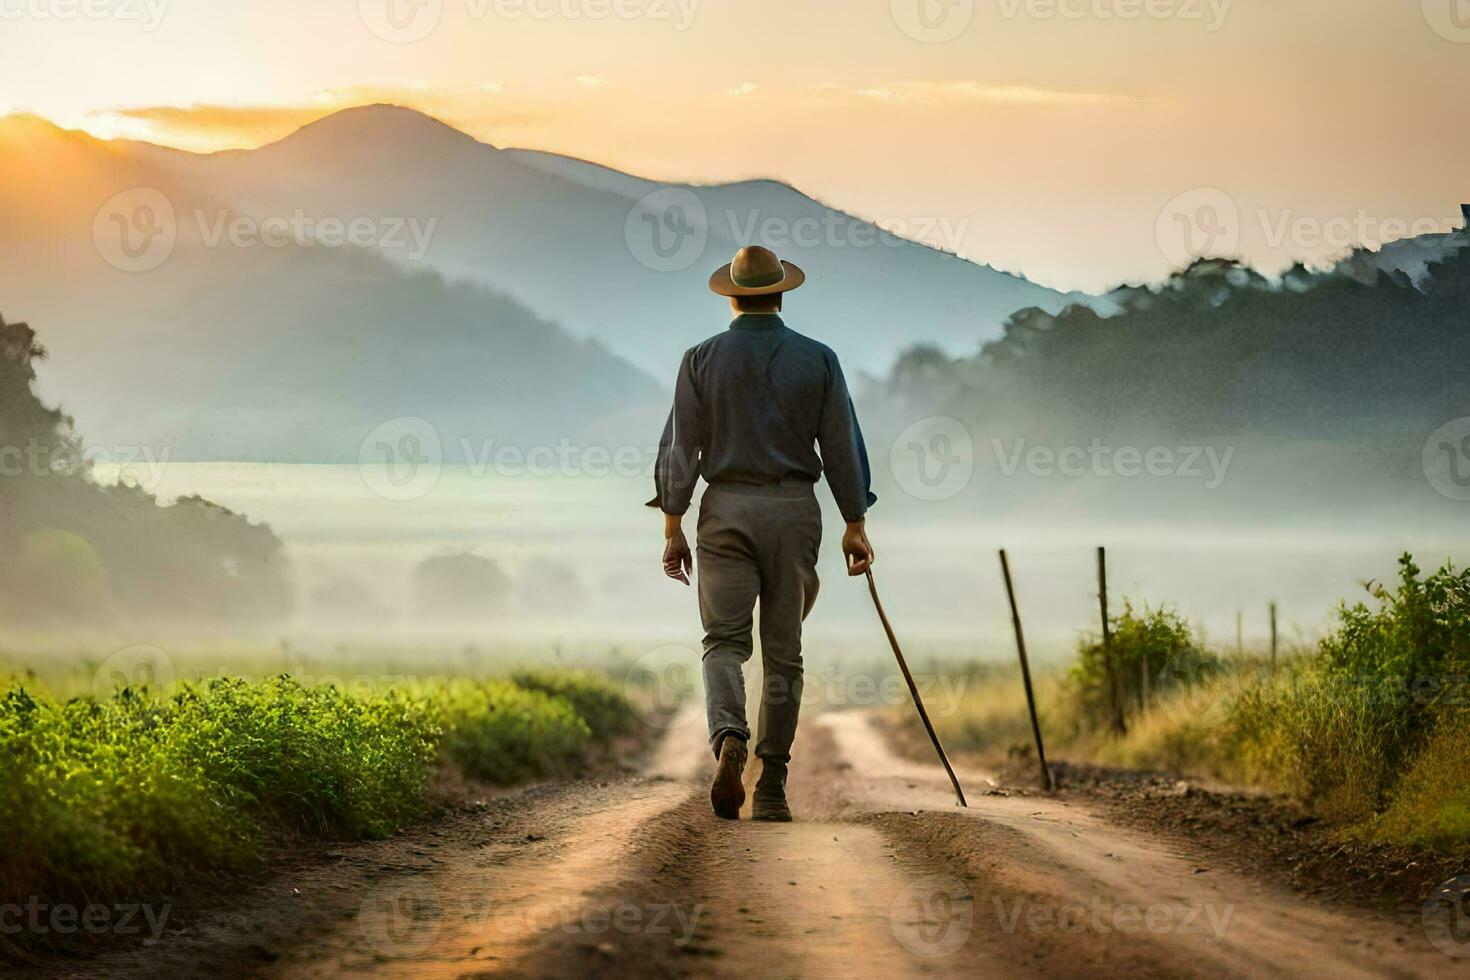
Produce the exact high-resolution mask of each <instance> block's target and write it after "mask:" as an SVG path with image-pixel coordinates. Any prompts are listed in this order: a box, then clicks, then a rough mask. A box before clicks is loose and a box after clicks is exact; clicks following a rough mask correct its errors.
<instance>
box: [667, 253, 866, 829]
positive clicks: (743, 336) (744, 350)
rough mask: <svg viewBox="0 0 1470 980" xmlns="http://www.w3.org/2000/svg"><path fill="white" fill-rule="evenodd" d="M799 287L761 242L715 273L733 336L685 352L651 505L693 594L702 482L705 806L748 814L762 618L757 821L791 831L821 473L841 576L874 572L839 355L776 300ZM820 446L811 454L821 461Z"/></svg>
mask: <svg viewBox="0 0 1470 980" xmlns="http://www.w3.org/2000/svg"><path fill="white" fill-rule="evenodd" d="M805 281H806V275H805V273H803V272H802V271H801V270H800V269H799V268H797V267H796V266H795V265H793V264H792V263H790V262H782V261H781V260H780V259H778V258H777V257H776V255H775V253H773V252H772V251H770V250H769V249H766V248H761V247H759V246H751V247H749V248H742V249H741V250H740V251H739V252H738V253H736V255H735V260H734V261H733V262H731V263H730V264H728V265H726V266H724V267H722V268H720V269H718V270H716V272H715V273H714V275H712V276H711V277H710V281H709V285H710V289H712V290H714V292H716V293H717V294H719V295H721V296H728V297H729V298H730V305H731V306H732V307H733V308H734V310H735V313H736V316H735V319H734V321H733V322H732V323H731V324H730V328H729V329H728V330H726V331H725V332H724V333H721V334H718V335H716V336H714V337H711V338H710V339H708V340H706V341H704V343H702V344H699V345H698V346H697V347H693V348H690V349H689V350H688V351H687V352H685V354H684V359H683V362H682V363H681V364H680V365H679V376H678V380H677V381H676V382H675V385H674V407H673V410H672V411H671V412H670V413H669V420H668V423H667V424H666V425H665V426H664V433H663V438H662V439H661V440H660V443H659V453H658V465H657V469H656V477H655V484H656V487H657V496H655V497H654V499H653V500H651V501H649V506H650V507H659V508H661V509H662V510H663V512H664V538H665V545H664V555H663V567H664V573H665V574H666V575H668V576H669V577H670V578H673V579H676V580H678V581H680V582H683V583H684V584H685V585H688V584H689V573H690V572H691V571H692V570H693V559H692V557H691V555H690V553H689V543H688V541H687V540H686V539H685V537H684V530H683V515H684V513H685V511H687V510H688V509H689V502H690V498H691V497H692V495H693V493H694V485H695V483H696V482H697V481H698V479H699V478H700V477H704V479H705V482H706V483H708V484H709V486H708V488H707V489H706V491H705V494H704V498H703V500H702V501H701V504H700V508H699V525H698V545H699V613H700V618H701V619H702V620H703V624H704V630H705V636H704V686H705V696H706V698H707V709H708V714H709V738H710V746H711V748H712V749H713V750H714V753H715V758H716V759H717V760H718V765H717V767H716V771H715V779H714V785H713V786H712V787H711V789H710V803H711V805H712V806H713V807H714V811H715V813H716V814H717V815H718V816H721V817H724V818H725V819H727V820H736V819H738V818H739V816H740V807H741V805H742V804H744V802H745V787H744V786H743V784H742V782H741V774H742V773H743V771H744V769H745V759H746V742H747V741H749V739H750V728H749V727H748V726H747V725H746V720H745V679H744V672H743V668H744V665H745V662H746V661H747V660H749V659H750V655H751V623H752V613H753V611H754V609H755V605H756V602H757V601H759V602H760V609H761V626H760V634H761V664H762V666H763V668H764V671H763V673H764V676H765V681H764V687H763V690H762V691H761V708H760V732H759V740H758V741H757V743H756V747H755V754H756V756H757V757H758V758H759V759H760V760H761V763H762V768H761V774H760V780H759V781H758V782H757V783H756V787H755V794H754V800H753V801H752V816H753V817H754V819H756V820H783V821H784V820H790V819H791V811H790V810H789V809H788V808H787V805H786V766H787V764H788V763H789V762H790V761H791V742H792V739H793V738H794V737H795V736H796V719H797V713H798V711H799V709H800V707H801V686H802V666H801V624H802V620H803V619H805V618H806V615H807V613H808V612H810V611H811V608H812V604H813V603H814V602H815V601H816V598H817V573H816V566H817V551H818V549H819V547H820V545H821V538H822V512H821V508H820V507H819V506H818V504H817V499H816V495H815V493H814V491H813V487H814V485H815V484H816V482H817V480H818V479H819V478H820V477H821V476H822V474H823V473H825V474H826V476H827V486H828V487H829V488H830V489H831V491H832V496H833V497H834V498H835V499H836V501H837V506H838V509H839V510H841V512H842V517H843V519H844V520H845V521H846V522H847V530H846V532H845V533H844V534H843V536H842V551H843V554H844V555H846V556H847V561H848V574H849V575H862V574H863V573H865V572H866V571H867V570H868V568H869V566H870V565H872V563H873V547H872V545H871V544H869V543H868V535H867V532H866V531H865V530H864V524H863V520H864V515H865V514H866V513H867V510H868V507H869V506H870V505H872V504H873V503H875V502H876V500H877V498H876V497H874V496H873V493H872V491H871V490H870V484H871V478H870V473H869V469H868V456H867V449H866V448H865V447H864V445H863V436H862V432H861V431H860V430H859V428H858V423H857V416H856V414H855V413H854V411H853V407H852V400H851V398H849V396H848V393H847V383H846V381H844V380H843V377H842V368H841V367H840V366H839V365H838V363H837V355H836V354H834V353H832V351H831V350H830V349H829V348H827V347H826V346H825V345H823V344H820V343H818V342H817V341H815V340H812V339H810V338H808V337H804V336H802V335H801V334H799V333H797V332H796V331H794V330H792V329H790V328H789V327H787V326H786V324H785V323H783V322H782V320H781V316H780V311H781V298H782V296H783V295H785V294H786V293H788V292H790V291H791V290H793V289H796V288H797V287H798V286H800V285H801V284H802V283H803V282H805ZM818 449H820V455H819V454H818Z"/></svg>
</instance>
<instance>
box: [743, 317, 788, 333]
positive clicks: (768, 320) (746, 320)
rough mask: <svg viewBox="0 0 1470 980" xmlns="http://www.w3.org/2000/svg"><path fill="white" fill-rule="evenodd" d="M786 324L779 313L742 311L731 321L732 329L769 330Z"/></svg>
mask: <svg viewBox="0 0 1470 980" xmlns="http://www.w3.org/2000/svg"><path fill="white" fill-rule="evenodd" d="M785 325H786V324H785V323H783V322H782V320H781V314H779V313H742V314H740V315H739V316H737V317H736V318H735V319H733V320H731V321H730V329H732V330H769V329H770V328H772V327H784V326H785Z"/></svg>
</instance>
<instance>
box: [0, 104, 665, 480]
mask: <svg viewBox="0 0 1470 980" xmlns="http://www.w3.org/2000/svg"><path fill="white" fill-rule="evenodd" d="M422 123H423V125H424V126H425V127H426V128H428V129H429V130H430V131H432V132H433V133H436V134H442V133H444V131H445V128H444V127H442V126H439V125H438V124H432V123H429V122H428V121H427V120H423V121H422ZM308 135H309V136H310V137H311V138H309V139H306V140H304V141H303V142H301V143H299V144H297V145H296V146H295V147H294V148H293V152H296V153H299V154H301V155H302V164H301V165H302V166H303V167H307V166H311V167H317V168H320V169H321V170H322V171H323V174H324V175H325V177H324V179H328V180H330V178H331V173H332V171H331V168H330V159H329V158H330V157H331V156H332V153H331V150H330V147H329V146H326V145H323V144H322V143H321V142H319V141H318V139H319V137H320V135H321V134H319V133H318V134H308ZM451 140H452V137H451ZM459 142H460V143H461V144H462V145H463V146H465V147H466V148H473V147H477V146H478V145H479V144H475V143H474V142H473V141H471V140H469V139H468V138H467V137H459ZM401 149H402V144H401V143H397V142H393V141H389V142H388V144H387V145H386V146H385V148H384V151H383V154H382V156H383V158H384V160H385V167H386V166H387V163H386V161H389V160H390V159H391V157H392V156H393V154H394V151H395V150H401ZM313 155H315V156H316V159H315V162H311V161H312V158H313ZM231 165H232V163H231V156H230V155H229V154H222V155H220V158H219V159H218V160H215V161H213V164H212V165H211V166H208V167H206V166H202V159H201V158H195V157H191V156H189V155H187V154H179V153H175V152H173V151H168V150H163V149H160V148H158V147H153V146H148V145H146V144H137V143H128V142H122V141H114V142H102V141H98V140H95V139H92V138H91V137H89V136H86V135H85V134H81V133H73V132H64V131H61V130H58V129H56V128H55V127H52V126H50V125H49V124H46V123H44V122H42V121H40V120H35V119H30V118H24V117H22V118H12V119H9V120H5V121H3V122H0V223H3V224H4V227H5V228H6V230H7V235H6V236H5V237H4V240H3V241H0V308H3V309H4V311H5V312H6V313H7V314H10V315H14V316H24V317H25V318H27V319H29V320H31V321H32V322H35V323H40V324H44V325H45V329H46V334H47V337H48V346H49V347H50V349H51V351H52V353H53V354H54V355H55V357H54V358H52V359H51V360H50V361H49V362H47V363H46V365H45V366H44V367H43V368H42V372H41V381H42V388H43V391H44V392H45V393H46V394H47V395H48V397H51V398H64V399H65V401H66V403H67V405H68V407H69V409H70V410H71V411H72V412H73V414H74V415H75V416H76V417H77V418H78V419H79V421H80V422H81V423H82V428H83V429H84V430H85V431H86V432H87V436H88V442H89V445H90V446H93V447H98V448H99V449H102V450H107V449H111V450H115V451H118V452H122V451H125V450H126V448H128V447H139V446H144V447H151V448H152V449H153V450H154V451H157V452H162V451H164V450H167V451H168V452H169V453H170V454H171V456H172V458H175V459H220V458H223V459H245V460H297V461H350V460H356V459H358V457H359V453H360V451H362V449H363V446H364V440H365V439H366V437H367V436H368V435H369V433H371V432H373V431H374V430H375V429H376V428H377V427H378V426H380V425H381V424H383V423H385V422H389V421H390V420H394V419H399V418H402V417H408V418H415V419H424V420H426V421H427V422H428V423H429V424H430V425H432V426H433V427H434V428H435V429H436V430H437V433H438V436H439V438H440V440H441V443H442V445H443V451H444V453H445V455H446V456H447V457H449V458H455V457H457V456H459V455H461V454H462V452H461V447H467V448H468V449H469V451H470V452H472V453H480V452H481V451H482V448H483V446H484V445H486V444H489V443H490V442H491V440H493V442H494V444H495V445H502V446H503V445H507V444H511V445H517V446H520V447H522V448H529V447H531V446H536V445H548V444H549V445H556V444H557V443H558V442H559V441H560V440H563V439H571V440H577V439H578V438H579V436H580V435H581V434H582V433H583V432H584V431H586V430H587V429H588V427H589V426H596V425H598V424H599V423H601V422H603V421H605V420H607V419H610V418H611V419H625V418H631V419H632V420H636V421H637V427H638V428H639V430H640V431H641V430H642V429H643V428H649V429H652V428H654V427H655V426H656V424H657V421H658V414H659V412H660V411H661V402H662V401H663V394H662V390H661V388H660V386H659V385H658V383H657V382H656V381H654V379H652V378H651V377H650V376H648V375H647V374H645V373H644V372H641V371H639V370H638V369H637V368H635V367H633V366H632V365H631V364H629V363H628V362H627V361H625V360H623V359H621V358H619V357H617V356H615V355H614V354H612V353H610V352H609V351H608V350H607V349H606V348H605V347H604V346H603V345H601V344H599V343H597V342H592V341H585V340H580V339H577V338H575V337H573V336H571V335H569V334H568V333H566V332H565V331H564V330H563V329H562V328H561V327H560V326H558V325H557V324H555V323H553V322H550V321H549V320H547V319H545V318H543V317H541V316H538V315H537V314H536V313H534V312H533V311H531V310H530V309H528V308H527V307H526V306H525V305H523V304H522V303H520V302H518V301H517V300H515V299H513V298H511V297H509V296H507V295H505V294H504V293H501V292H498V291H496V290H494V289H493V288H491V287H489V286H486V285H483V284H476V283H467V282H454V281H450V280H447V279H446V278H445V277H444V276H443V275H441V274H440V273H439V272H437V271H435V270H434V269H432V268H429V267H418V268H415V267H413V266H412V264H404V263H395V262H393V261H391V260H390V259H389V258H387V257H385V255H384V254H383V251H382V250H380V249H377V248H374V247H372V245H373V243H374V242H375V241H381V240H383V239H384V237H385V236H386V235H388V234H389V233H390V232H392V228H391V227H390V225H389V223H387V222H384V223H382V224H375V225H374V227H373V229H372V231H371V233H370V234H368V235H367V237H366V238H365V239H364V240H363V244H362V245H361V246H360V247H355V246H354V245H353V243H352V241H351V240H350V238H348V237H346V234H345V232H346V231H347V230H348V229H350V228H351V227H353V226H352V225H351V224H350V221H348V220H344V222H343V224H342V226H341V227H340V228H339V229H338V230H336V231H335V233H334V232H333V227H332V225H331V224H330V220H331V219H333V218H336V217H337V215H336V214H335V213H333V212H331V211H323V210H321V206H320V205H319V204H318V203H317V202H315V201H312V200H310V199H309V197H308V195H307V192H306V190H305V189H304V188H305V187H306V186H307V185H310V186H314V185H315V183H316V181H317V180H318V179H323V178H319V177H318V176H317V175H311V176H309V177H303V178H302V185H301V186H302V188H303V189H302V190H301V191H300V196H299V197H298V200H300V201H302V202H303V203H301V204H299V205H293V207H292V208H291V209H290V210H286V211H284V212H282V214H283V215H284V217H285V218H286V219H288V220H289V219H293V216H294V215H296V213H297V211H298V209H300V210H301V211H302V213H303V214H306V213H309V214H310V215H311V216H312V218H313V220H316V219H320V218H326V219H328V221H329V223H327V224H320V223H318V224H314V225H312V226H311V227H310V228H308V229H307V230H306V231H305V232H304V233H298V231H296V230H294V229H291V228H288V227H285V226H282V225H279V224H278V225H269V224H267V225H258V224H254V223H252V222H251V221H249V220H241V219H244V218H246V217H247V216H249V215H251V214H252V213H253V214H255V215H259V212H252V210H251V208H252V206H253V205H254V204H255V203H256V202H254V201H252V200H250V199H249V198H248V197H241V196H237V195H240V194H242V193H243V191H242V188H241V187H240V186H233V185H231V184H230V183H229V182H228V181H226V180H223V179H221V178H220V177H219V176H218V175H222V174H226V173H227V171H228V168H229V167H230V166H231ZM215 167H217V168H218V169H215ZM278 176H279V177H280V179H281V181H285V179H286V178H285V175H278ZM281 186H284V185H283V184H282V185H281ZM119 195H120V196H119ZM346 217H347V219H350V218H354V217H355V218H357V219H358V220H359V223H361V221H362V216H360V215H348V216H346ZM398 233H399V234H402V235H404V236H405V239H406V240H411V236H410V235H409V232H408V231H407V230H400V231H399V232H398ZM333 234H335V237H333ZM630 413H631V415H630ZM400 427H402V426H400ZM626 428H627V429H629V430H631V429H632V428H633V425H632V424H631V423H630V424H629V425H628V426H626Z"/></svg>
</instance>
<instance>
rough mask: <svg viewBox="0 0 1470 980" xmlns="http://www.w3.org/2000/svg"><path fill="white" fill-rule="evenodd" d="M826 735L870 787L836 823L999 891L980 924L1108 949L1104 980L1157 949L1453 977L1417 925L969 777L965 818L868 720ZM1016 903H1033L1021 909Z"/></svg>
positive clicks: (1329, 969)
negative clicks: (1318, 897)
mask: <svg viewBox="0 0 1470 980" xmlns="http://www.w3.org/2000/svg"><path fill="white" fill-rule="evenodd" d="M818 724H819V725H820V726H821V727H823V728H825V729H826V730H827V731H828V732H830V733H831V734H832V736H833V738H834V741H835V742H836V743H837V744H838V745H839V746H840V755H841V756H842V758H844V759H846V760H861V769H862V772H863V778H861V779H850V780H847V781H846V782H845V783H844V790H843V794H842V802H841V807H840V809H841V812H843V813H844V814H846V815H849V816H850V817H852V818H855V819H868V820H869V821H871V822H873V823H875V824H876V825H878V826H880V827H882V828H884V830H885V832H886V833H887V834H888V835H889V837H890V839H892V840H893V841H894V842H895V844H896V845H897V846H899V847H900V848H901V849H904V850H906V851H909V852H910V853H914V854H921V855H926V856H927V857H928V859H929V860H930V861H931V862H932V863H933V865H934V866H947V867H950V868H952V869H957V868H963V869H965V871H966V872H967V873H968V874H969V875H970V876H971V877H970V880H971V881H974V882H977V883H979V882H984V881H989V882H990V883H992V884H995V885H999V886H1000V887H1001V893H997V894H992V895H986V896H981V895H980V893H979V892H978V891H977V892H976V898H977V908H976V912H977V914H981V913H983V914H985V915H986V916H988V917H990V918H992V919H993V920H995V921H998V922H1000V923H1002V925H1003V926H1005V927H1008V928H1014V929H1017V930H1031V931H1035V932H1037V933H1039V934H1042V935H1052V936H1056V935H1059V934H1061V933H1064V932H1066V931H1067V930H1069V929H1071V930H1076V931H1079V932H1081V933H1082V934H1084V935H1090V936H1094V937H1097V936H1101V937H1105V938H1109V939H1110V940H1111V941H1110V942H1108V943H1107V944H1106V945H1105V947H1104V948H1103V949H1102V950H1100V951H1098V953H1099V955H1100V956H1101V959H1098V960H1095V961H1094V966H1095V967H1098V968H1100V971H1101V972H1104V973H1116V972H1126V971H1124V970H1123V969H1121V968H1123V967H1128V968H1129V970H1132V969H1135V968H1138V967H1140V966H1142V965H1143V964H1141V963H1138V962H1128V961H1124V962H1115V961H1116V960H1117V957H1118V955H1119V951H1120V950H1126V949H1128V948H1130V947H1132V946H1134V945H1136V944H1137V943H1138V942H1139V941H1140V940H1143V939H1146V940H1147V941H1148V942H1149V943H1150V944H1152V945H1153V947H1154V948H1153V949H1152V950H1150V951H1149V952H1148V954H1147V957H1148V959H1150V960H1153V959H1155V958H1158V960H1159V962H1161V963H1171V962H1172V963H1175V964H1178V963H1184V964H1187V965H1188V972H1198V973H1201V974H1206V975H1210V976H1263V975H1291V976H1321V977H1409V976H1440V975H1444V973H1445V972H1446V971H1447V970H1448V969H1450V968H1451V967H1452V966H1453V965H1454V964H1452V963H1451V961H1450V960H1449V959H1448V958H1447V957H1445V956H1443V955H1442V954H1440V953H1439V952H1438V951H1436V950H1435V949H1433V947H1432V946H1431V945H1430V944H1429V942H1428V940H1427V938H1426V937H1425V936H1424V934H1423V931H1422V930H1421V929H1418V928H1415V927H1414V926H1412V925H1409V924H1405V923H1403V922H1400V921H1395V920H1391V919H1386V918H1380V917H1376V916H1373V915H1370V914H1367V913H1360V912H1357V911H1353V910H1339V909H1334V908H1329V907H1324V906H1321V905H1319V904H1317V903H1314V902H1311V901H1307V900H1303V899H1302V898H1300V897H1298V896H1296V895H1294V894H1290V893H1288V892H1285V891H1282V890H1280V889H1278V888H1276V887H1274V886H1271V885H1269V884H1267V883H1265V882H1263V881H1260V880H1256V879H1254V878H1250V877H1247V876H1244V875H1241V874H1236V873H1234V872H1230V871H1224V870H1217V869H1214V868H1211V867H1208V866H1207V865H1206V864H1202V863H1201V862H1200V861H1198V860H1197V859H1192V856H1191V855H1190V854H1188V853H1185V849H1184V848H1181V847H1180V846H1179V845H1178V844H1176V843H1173V842H1166V841H1165V840H1163V839H1160V838H1154V837H1151V836H1149V835H1146V834H1143V833H1140V832H1138V831H1134V830H1130V829H1126V828H1123V827H1120V826H1118V825H1116V824H1114V823H1111V822H1108V821H1107V820H1106V819H1105V818H1104V817H1103V816H1102V815H1101V812H1100V811H1097V810H1093V809H1091V808H1089V807H1087V806H1084V805H1077V804H1074V803H1071V802H1068V801H1064V800H1057V799H1054V798H1048V797H1043V796H992V795H980V792H979V791H980V789H981V787H983V786H984V785H985V781H984V776H983V775H982V774H977V773H968V774H967V773H962V774H961V778H962V780H964V781H965V782H966V783H967V785H969V786H970V787H971V794H970V795H971V797H972V798H971V801H970V809H969V810H960V809H958V808H957V807H956V806H955V805H954V802H953V795H952V791H951V790H950V787H949V784H948V781H947V779H946V778H945V776H944V773H943V771H942V770H941V769H940V768H939V767H938V765H934V766H926V765H921V764H918V763H913V762H910V761H907V760H903V759H900V758H897V757H896V756H895V755H894V754H893V753H892V752H890V751H889V749H888V747H887V744H886V742H885V741H884V739H883V737H882V735H881V734H880V733H879V732H878V731H877V730H876V729H875V728H874V727H873V725H872V724H871V719H870V718H868V717H867V716H864V715H862V714H859V713H833V714H828V715H824V716H822V717H821V718H820V719H819V720H818ZM899 808H908V809H909V810H910V812H911V814H912V817H911V818H909V819H905V815H904V814H903V813H902V812H901V811H900V810H899ZM895 811H898V812H895ZM863 814H868V816H867V817H866V818H865V817H864V816H863ZM1006 891H1010V892H1012V893H1013V894H1012V896H1011V897H1009V898H1008V897H1007V896H1006V895H1005V894H1004V892H1006ZM1016 891H1019V892H1022V893H1025V894H1028V895H1029V898H1027V899H1026V900H1025V901H1023V902H1022V903H1021V905H1020V906H1019V907H1018V906H1016V905H1015V904H1014V892H1016Z"/></svg>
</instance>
